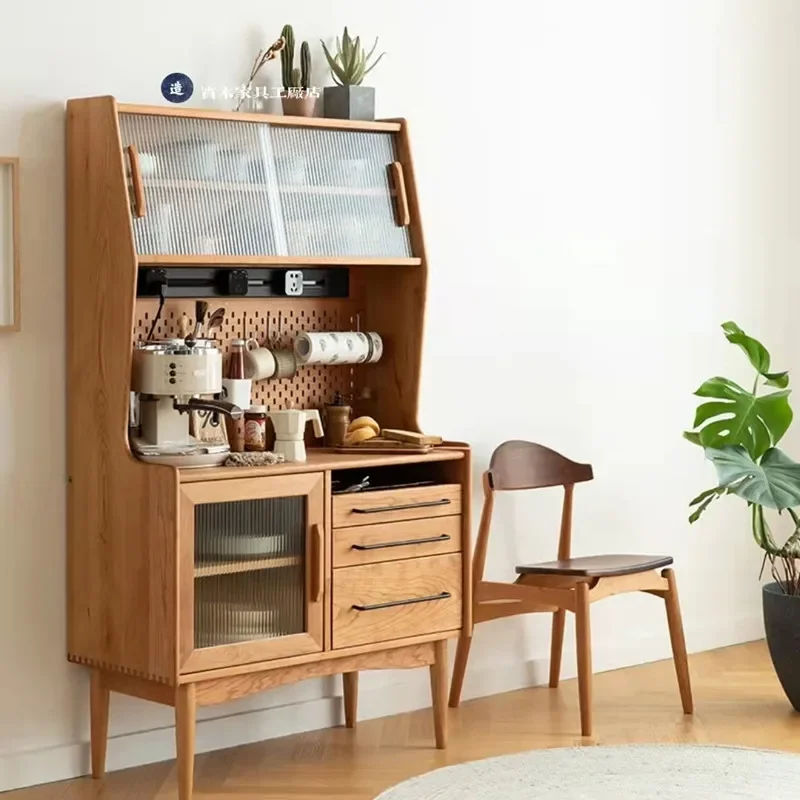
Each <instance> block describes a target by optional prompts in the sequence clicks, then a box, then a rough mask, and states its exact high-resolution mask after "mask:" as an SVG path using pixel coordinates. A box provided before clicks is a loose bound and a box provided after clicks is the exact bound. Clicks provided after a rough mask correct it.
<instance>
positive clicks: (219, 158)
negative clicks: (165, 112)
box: [119, 113, 286, 256]
mask: <svg viewBox="0 0 800 800" xmlns="http://www.w3.org/2000/svg"><path fill="white" fill-rule="evenodd" d="M119 120H120V134H121V137H122V145H123V147H124V148H127V147H128V146H129V145H134V146H135V147H136V150H137V153H138V164H137V165H136V166H132V165H131V164H130V158H129V154H128V153H127V151H126V153H125V156H126V158H125V160H126V168H127V169H128V171H129V179H130V181H131V185H133V175H132V170H133V169H135V168H136V169H138V172H139V175H140V176H141V182H142V188H143V194H144V200H145V207H146V210H145V213H144V216H141V217H136V216H135V217H134V218H133V230H134V236H135V241H136V250H137V252H138V253H139V254H140V255H230V256H258V255H276V254H284V253H285V249H286V245H285V242H283V241H282V240H281V238H280V236H278V235H277V234H276V229H275V224H274V222H275V220H276V218H277V215H276V202H277V195H276V193H275V187H276V184H275V176H274V169H273V164H274V161H273V159H272V156H271V153H270V149H269V148H270V135H269V128H268V126H267V125H266V124H259V123H253V122H236V121H232V120H215V119H207V118H201V119H194V118H191V117H171V116H158V115H149V114H128V113H123V114H120V116H119Z"/></svg>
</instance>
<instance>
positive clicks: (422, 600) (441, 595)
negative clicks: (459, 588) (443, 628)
mask: <svg viewBox="0 0 800 800" xmlns="http://www.w3.org/2000/svg"><path fill="white" fill-rule="evenodd" d="M452 596H453V595H451V594H450V592H440V593H439V594H432V595H431V596H430V597H412V598H411V599H410V600H389V601H388V602H386V603H373V604H372V605H370V606H357V605H354V606H353V608H354V609H355V610H356V611H377V610H378V609H379V608H394V607H395V606H410V605H412V604H413V603H430V602H431V601H432V600H449V599H450V598H451V597H452Z"/></svg>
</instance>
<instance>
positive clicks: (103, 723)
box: [89, 669, 111, 778]
mask: <svg viewBox="0 0 800 800" xmlns="http://www.w3.org/2000/svg"><path fill="white" fill-rule="evenodd" d="M110 698H111V692H109V690H108V689H107V688H106V685H105V681H104V680H103V673H102V672H101V671H100V670H99V669H93V670H92V675H91V678H90V679H89V719H90V730H91V736H92V777H93V778H102V777H103V775H105V774H106V750H107V747H108V704H109V700H110Z"/></svg>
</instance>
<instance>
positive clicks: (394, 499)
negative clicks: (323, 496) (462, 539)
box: [333, 483, 461, 528]
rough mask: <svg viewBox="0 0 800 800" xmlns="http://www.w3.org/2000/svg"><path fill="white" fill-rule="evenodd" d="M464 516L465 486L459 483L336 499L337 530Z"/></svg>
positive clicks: (334, 501)
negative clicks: (462, 499) (384, 523)
mask: <svg viewBox="0 0 800 800" xmlns="http://www.w3.org/2000/svg"><path fill="white" fill-rule="evenodd" d="M460 513H461V486H460V485H459V484H457V483H443V484H439V485H436V486H416V487H411V488H409V489H387V490H386V491H379V492H363V493H362V492H354V493H353V494H340V495H335V496H334V498H333V527H334V528H348V527H350V526H352V525H375V524H377V523H379V522H399V521H401V520H404V519H420V518H423V517H445V516H450V515H455V514H460Z"/></svg>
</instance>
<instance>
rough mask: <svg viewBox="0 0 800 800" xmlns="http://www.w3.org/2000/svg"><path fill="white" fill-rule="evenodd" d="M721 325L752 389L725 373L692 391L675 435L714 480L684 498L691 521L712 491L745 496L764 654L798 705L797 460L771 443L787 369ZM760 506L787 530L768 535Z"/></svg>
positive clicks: (784, 421) (785, 397)
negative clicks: (782, 537) (760, 568)
mask: <svg viewBox="0 0 800 800" xmlns="http://www.w3.org/2000/svg"><path fill="white" fill-rule="evenodd" d="M722 330H723V331H724V333H725V336H726V338H727V339H728V341H729V342H730V343H731V344H734V345H736V346H737V347H739V348H740V349H741V350H742V351H743V352H744V353H745V355H746V356H747V358H748V360H749V361H750V365H751V366H752V367H753V369H754V370H755V377H754V380H753V386H752V389H746V388H744V387H742V386H740V385H739V384H737V383H735V382H734V381H732V380H729V379H728V378H720V377H716V378H710V379H709V380H707V381H706V382H705V383H703V385H702V386H701V387H700V388H699V389H698V390H697V391H696V392H695V394H696V395H697V396H698V397H700V398H702V402H701V403H700V405H699V406H698V407H697V411H696V412H695V417H694V425H693V429H692V430H691V431H686V432H685V433H684V434H683V435H684V437H685V438H686V439H688V440H689V441H690V442H692V444H696V445H699V446H700V447H702V448H703V449H704V451H705V455H706V458H708V460H709V461H711V462H712V463H713V465H714V466H715V467H716V471H717V485H716V486H713V487H711V488H710V489H706V490H705V491H704V492H701V493H700V494H699V495H698V496H697V497H695V498H694V500H692V501H691V502H690V504H689V505H690V507H691V508H692V509H693V510H692V512H691V514H690V516H689V522H696V521H697V520H698V519H699V518H700V516H701V515H702V514H703V512H705V511H706V509H707V508H708V507H709V506H710V505H711V503H713V502H714V501H715V500H716V499H718V498H720V497H722V496H724V495H736V496H737V497H740V498H741V499H742V500H745V501H746V502H747V505H748V507H749V513H750V524H751V526H752V530H753V538H754V539H755V541H756V544H758V546H759V547H760V548H761V549H762V550H763V551H764V557H765V559H766V560H767V561H769V563H770V565H771V569H772V575H773V578H774V581H775V582H774V583H771V584H768V585H767V586H765V587H764V589H763V600H764V622H765V627H766V632H767V641H768V644H769V649H770V654H771V656H772V661H773V663H774V665H775V668H776V671H777V673H778V677H779V678H780V681H781V683H782V684H783V688H784V690H785V691H786V694H787V696H788V697H789V700H790V701H791V702H792V705H793V706H794V707H795V708H796V709H797V710H799V711H800V572H798V567H797V565H798V559H799V558H800V516H798V512H797V510H796V509H798V507H800V464H798V463H797V462H796V461H793V460H792V459H791V458H790V457H789V456H787V455H786V453H784V452H783V451H782V450H780V449H779V448H778V446H777V445H778V443H779V442H780V441H781V439H782V438H783V437H784V435H785V434H786V431H787V430H789V426H790V425H791V424H792V409H791V406H790V405H789V395H790V390H789V389H788V388H787V387H788V386H789V373H788V372H773V371H771V370H772V367H771V363H770V361H771V359H770V354H769V352H768V351H767V349H766V348H765V347H764V345H762V344H761V342H759V341H757V340H756V339H754V338H752V337H751V336H748V335H747V334H746V333H745V332H744V331H743V330H742V329H741V328H740V327H739V326H738V325H737V324H736V323H734V322H726V323H724V324H723V325H722ZM765 509H772V510H774V511H777V512H778V514H781V515H783V514H785V515H786V516H787V517H788V518H789V519H790V520H791V522H792V532H791V534H790V535H789V537H788V538H787V539H786V541H784V542H783V544H780V543H779V542H777V541H776V540H775V537H774V535H773V533H772V531H771V530H770V527H769V524H768V522H767V518H766V515H765V513H764V512H765Z"/></svg>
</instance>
